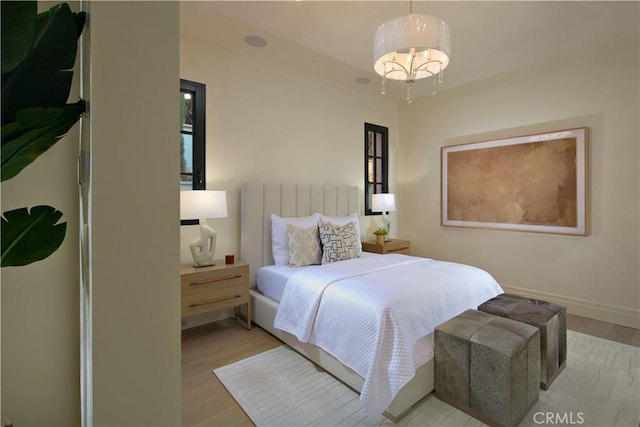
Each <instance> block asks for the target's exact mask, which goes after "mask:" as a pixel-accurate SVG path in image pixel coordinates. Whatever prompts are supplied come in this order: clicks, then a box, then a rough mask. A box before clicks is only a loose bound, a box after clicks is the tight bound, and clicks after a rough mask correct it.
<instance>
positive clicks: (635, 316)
mask: <svg viewBox="0 0 640 427" xmlns="http://www.w3.org/2000/svg"><path fill="white" fill-rule="evenodd" d="M500 286H502V289H504V291H505V292H507V293H510V294H516V295H522V296H526V297H530V298H536V299H541V300H544V301H549V302H553V303H556V304H560V305H564V306H565V307H567V312H568V313H570V314H575V315H576V316H583V317H588V318H591V319H596V320H600V321H602V322H609V323H614V324H616V325H622V326H628V327H630V328H635V329H640V310H635V309H632V308H627V307H617V306H614V305H609V304H602V303H599V302H593V301H587V300H582V299H579V298H572V297H567V296H564V295H556V294H551V293H548V292H540V291H534V290H531V289H524V288H518V287H515V286H509V285H504V284H500Z"/></svg>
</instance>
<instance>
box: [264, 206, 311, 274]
mask: <svg viewBox="0 0 640 427" xmlns="http://www.w3.org/2000/svg"><path fill="white" fill-rule="evenodd" d="M319 218H320V215H319V214H317V213H316V214H313V215H311V216H305V217H299V218H283V217H281V216H278V215H276V214H271V251H272V252H273V260H274V262H275V264H276V265H289V236H288V234H287V224H293V225H297V226H298V227H302V228H309V227H313V226H317V224H318V219H319Z"/></svg>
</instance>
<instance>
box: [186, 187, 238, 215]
mask: <svg viewBox="0 0 640 427" xmlns="http://www.w3.org/2000/svg"><path fill="white" fill-rule="evenodd" d="M226 217H227V192H226V191H211V190H192V191H181V192H180V219H205V218H226Z"/></svg>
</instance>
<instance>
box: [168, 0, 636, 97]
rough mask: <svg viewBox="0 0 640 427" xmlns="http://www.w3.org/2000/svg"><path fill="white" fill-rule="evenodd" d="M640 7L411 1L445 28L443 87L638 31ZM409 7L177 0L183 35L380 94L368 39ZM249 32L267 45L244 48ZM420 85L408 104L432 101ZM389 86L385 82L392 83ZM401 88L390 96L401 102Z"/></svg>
mask: <svg viewBox="0 0 640 427" xmlns="http://www.w3.org/2000/svg"><path fill="white" fill-rule="evenodd" d="M639 6H640V2H638V1H622V2H617V1H602V2H595V1H567V2H565V1H535V2H527V1H434V2H425V1H414V2H413V5H412V7H413V13H420V14H428V15H434V16H436V17H438V18H440V19H443V20H444V21H445V22H447V24H449V28H450V32H451V46H452V48H451V50H452V53H451V62H450V65H449V67H448V68H447V69H446V71H445V73H444V74H445V75H444V80H445V81H444V84H442V85H441V86H440V90H444V89H447V88H451V87H454V86H459V85H462V84H465V83H469V82H472V81H475V80H480V79H483V78H486V77H490V76H494V75H497V74H500V73H503V72H507V71H512V70H516V69H519V68H523V67H527V66H530V65H533V64H535V63H539V62H543V61H547V60H550V59H553V58H556V57H560V56H563V55H566V54H570V53H572V52H577V51H584V50H586V49H593V50H594V60H597V57H596V54H597V53H596V52H597V49H598V48H599V46H601V45H602V44H604V43H607V42H610V41H613V40H616V39H620V38H623V37H627V36H631V35H633V34H638V33H639V32H640V16H639V14H640V7H639ZM409 7H410V3H409V2H407V1H312V0H302V1H188V2H180V28H181V35H182V36H187V37H191V38H195V39H199V40H200V41H202V42H204V43H207V44H210V45H211V47H212V48H214V49H218V50H219V51H222V52H229V53H244V54H252V55H254V56H255V57H256V58H257V59H259V60H262V59H272V60H277V61H279V62H281V63H283V64H285V65H286V66H288V67H295V68H299V69H303V70H307V71H309V72H312V73H316V74H320V75H323V76H325V77H328V78H332V79H335V80H339V81H343V82H345V83H347V84H353V85H355V84H357V83H355V82H354V80H355V79H357V78H368V79H370V80H371V83H370V84H368V85H366V84H365V85H363V86H367V87H371V90H375V91H379V90H380V81H381V79H380V77H378V76H377V75H376V74H375V73H374V71H373V53H372V50H373V35H374V33H375V31H376V29H377V28H378V25H380V24H381V23H382V22H383V21H386V20H389V19H392V18H395V17H397V16H401V15H406V14H408V13H409ZM247 35H257V36H260V37H262V38H264V39H265V40H266V41H267V42H268V45H267V46H266V47H264V48H255V47H251V46H248V45H247V44H246V43H244V41H243V40H244V37H245V36H247ZM431 83H432V79H431V78H429V79H425V80H421V81H418V82H416V84H415V86H414V98H415V97H419V96H426V95H430V94H431V92H432V84H431ZM388 85H389V83H388ZM405 91H406V84H404V83H403V82H392V85H391V87H390V88H389V87H388V90H387V92H388V94H389V95H390V96H396V97H398V99H403V98H404V96H405Z"/></svg>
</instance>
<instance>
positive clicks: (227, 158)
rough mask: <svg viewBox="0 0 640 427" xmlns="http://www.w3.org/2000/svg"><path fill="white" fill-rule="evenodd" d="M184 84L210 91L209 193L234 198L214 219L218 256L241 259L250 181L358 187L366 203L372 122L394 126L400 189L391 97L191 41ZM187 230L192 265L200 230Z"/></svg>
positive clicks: (184, 50) (393, 147) (183, 64)
mask: <svg viewBox="0 0 640 427" xmlns="http://www.w3.org/2000/svg"><path fill="white" fill-rule="evenodd" d="M248 49H251V48H248ZM180 77H181V78H184V79H188V80H194V81H197V82H200V83H204V84H205V85H206V90H207V145H206V150H207V166H206V167H207V170H206V173H207V188H208V189H227V190H228V191H229V192H228V193H227V197H228V204H229V218H226V219H214V220H209V224H210V225H211V226H212V228H213V229H215V230H216V231H218V232H219V234H218V249H217V250H216V254H217V255H219V256H222V255H224V254H225V253H236V254H238V253H239V244H240V223H239V215H240V202H239V190H240V185H241V183H242V182H244V181H263V182H293V183H306V184H308V183H327V184H343V185H357V186H358V187H360V188H361V192H362V195H363V197H364V193H363V192H364V157H363V156H364V123H365V122H370V123H375V124H379V125H382V126H387V127H389V133H390V135H389V146H390V153H391V154H390V157H391V160H390V170H391V171H392V173H391V174H390V182H391V188H392V189H393V188H395V173H394V171H396V170H397V168H396V167H395V156H396V151H397V144H398V133H397V130H398V124H397V123H398V115H397V103H396V102H395V101H393V100H391V99H390V98H385V97H382V96H380V95H375V94H372V93H371V91H370V90H369V89H364V88H361V87H358V86H357V85H355V84H353V85H352V86H348V85H344V84H341V83H338V82H333V81H330V80H327V79H322V78H320V77H318V76H315V75H313V74H309V73H306V72H303V71H298V70H292V69H290V68H285V67H283V66H279V65H278V64H276V63H274V62H271V63H270V62H265V61H257V60H254V59H252V58H251V57H249V56H248V55H247V54H246V53H245V52H243V51H239V52H231V53H219V52H218V51H216V49H215V48H214V47H212V46H208V45H206V44H204V43H202V42H200V41H195V40H192V39H190V38H188V37H185V36H182V37H181V42H180ZM378 219H379V218H378ZM182 229H183V231H182V236H183V239H182V240H183V244H182V260H183V262H190V253H189V251H188V248H187V246H188V242H189V240H190V239H192V238H194V237H195V235H196V234H197V227H196V226H192V227H182ZM192 236H193V237H192Z"/></svg>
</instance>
